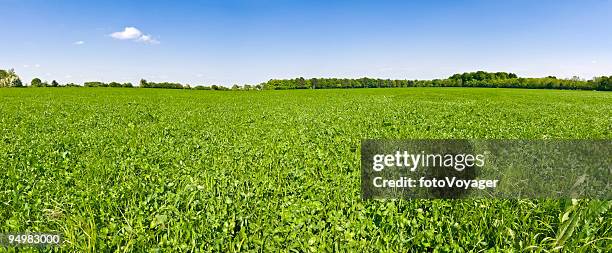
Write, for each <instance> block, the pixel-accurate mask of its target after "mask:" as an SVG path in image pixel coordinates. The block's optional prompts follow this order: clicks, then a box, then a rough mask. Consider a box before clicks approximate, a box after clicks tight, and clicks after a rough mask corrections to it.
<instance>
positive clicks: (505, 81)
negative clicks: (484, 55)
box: [0, 69, 612, 91]
mask: <svg viewBox="0 0 612 253" xmlns="http://www.w3.org/2000/svg"><path fill="white" fill-rule="evenodd" d="M23 86H24V85H23V83H22V82H21V79H19V76H17V74H16V73H15V71H14V70H12V69H11V70H8V71H6V70H0V87H23ZM30 86H32V87H81V86H80V85H78V84H74V83H68V84H59V83H58V82H57V81H55V80H53V81H51V83H48V82H43V81H42V80H41V79H40V78H34V79H32V81H31V82H30ZM83 86H85V87H116V88H135V87H140V88H161V89H195V90H291V89H347V88H402V87H486V88H526V89H564V90H602V91H612V76H601V77H595V78H593V79H590V80H584V79H581V78H579V77H573V78H569V79H560V78H557V77H554V76H547V77H541V78H525V77H518V76H517V75H516V74H514V73H507V72H485V71H476V72H466V73H461V74H454V75H452V76H450V77H448V78H446V79H433V80H391V79H375V78H367V77H364V78H358V79H349V78H309V79H305V78H303V77H299V78H295V79H271V80H269V81H267V82H263V83H261V84H257V85H248V84H246V85H243V86H238V85H233V86H232V87H231V88H228V87H225V86H221V85H211V86H194V87H192V86H190V85H189V84H180V83H173V82H161V83H156V82H150V81H147V80H145V79H141V80H140V82H139V85H138V86H134V85H132V83H118V82H110V83H104V82H98V81H92V82H85V83H84V84H83Z"/></svg>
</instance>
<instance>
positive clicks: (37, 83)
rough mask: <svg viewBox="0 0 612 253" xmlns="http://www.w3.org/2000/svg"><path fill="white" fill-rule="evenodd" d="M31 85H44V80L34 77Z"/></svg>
mask: <svg viewBox="0 0 612 253" xmlns="http://www.w3.org/2000/svg"><path fill="white" fill-rule="evenodd" d="M30 86H32V87H42V86H43V82H42V80H40V78H38V77H36V78H33V79H32V81H31V82H30Z"/></svg>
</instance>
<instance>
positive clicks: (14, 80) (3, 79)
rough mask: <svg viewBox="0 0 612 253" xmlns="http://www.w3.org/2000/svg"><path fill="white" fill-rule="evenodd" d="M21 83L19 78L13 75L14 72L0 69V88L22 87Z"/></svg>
mask: <svg viewBox="0 0 612 253" xmlns="http://www.w3.org/2000/svg"><path fill="white" fill-rule="evenodd" d="M22 86H23V83H22V82H21V79H20V78H19V76H18V75H17V74H16V73H15V70H13V69H9V70H2V69H0V88H2V87H22Z"/></svg>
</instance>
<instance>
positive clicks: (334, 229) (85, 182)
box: [0, 88, 612, 252]
mask: <svg viewBox="0 0 612 253" xmlns="http://www.w3.org/2000/svg"><path fill="white" fill-rule="evenodd" d="M610 99H612V93H608V92H593V91H562V90H518V89H478V88H452V89H451V88H421V89H353V90H293V91H262V92H231V93H223V92H214V91H201V92H186V91H184V90H160V89H157V90H156V89H119V88H108V89H78V88H65V89H50V88H41V89H2V90H0V143H1V144H0V168H2V171H3V173H1V174H0V206H1V207H0V233H5V232H9V231H10V232H15V231H59V232H62V233H63V234H64V236H65V238H66V239H67V240H68V242H67V243H66V244H65V245H64V246H61V248H60V249H61V250H62V251H67V252H116V251H121V252H143V251H153V252H155V251H158V252H196V251H203V252H234V251H252V252H268V251H269V252H279V251H280V252H313V251H320V252H331V251H338V252H364V251H365V252H368V251H381V252H406V251H412V252H495V251H498V252H499V251H505V252H521V251H530V250H532V251H534V252H547V251H553V250H552V249H553V248H555V247H559V248H560V250H558V251H562V252H581V251H582V252H609V249H610V245H611V244H610V240H611V239H610V238H611V234H610V231H612V217H611V215H610V214H611V212H610V208H609V206H610V201H603V202H602V201H592V200H580V201H578V203H576V204H574V203H573V202H571V201H563V200H553V199H541V200H535V199H520V200H512V199H481V200H413V201H404V200H397V201H393V200H387V201H362V200H361V199H360V194H359V192H360V188H359V185H360V154H359V150H360V148H359V147H360V143H361V140H362V139H365V138H378V139H414V138H468V139H548V138H552V139H602V138H603V139H610V138H611V137H612V131H610V130H611V129H610V127H611V126H612V124H611V122H610V120H611V119H610V117H609V115H610V114H609V113H610V111H612V104H611V103H610ZM24 250H25V249H24ZM20 251H21V250H20Z"/></svg>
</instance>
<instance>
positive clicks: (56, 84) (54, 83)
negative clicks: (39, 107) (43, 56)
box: [51, 80, 59, 87]
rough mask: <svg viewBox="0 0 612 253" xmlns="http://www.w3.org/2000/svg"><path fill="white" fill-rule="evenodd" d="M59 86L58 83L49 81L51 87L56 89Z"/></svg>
mask: <svg viewBox="0 0 612 253" xmlns="http://www.w3.org/2000/svg"><path fill="white" fill-rule="evenodd" d="M57 86H59V83H58V82H57V81H55V80H53V81H51V87H57Z"/></svg>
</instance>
